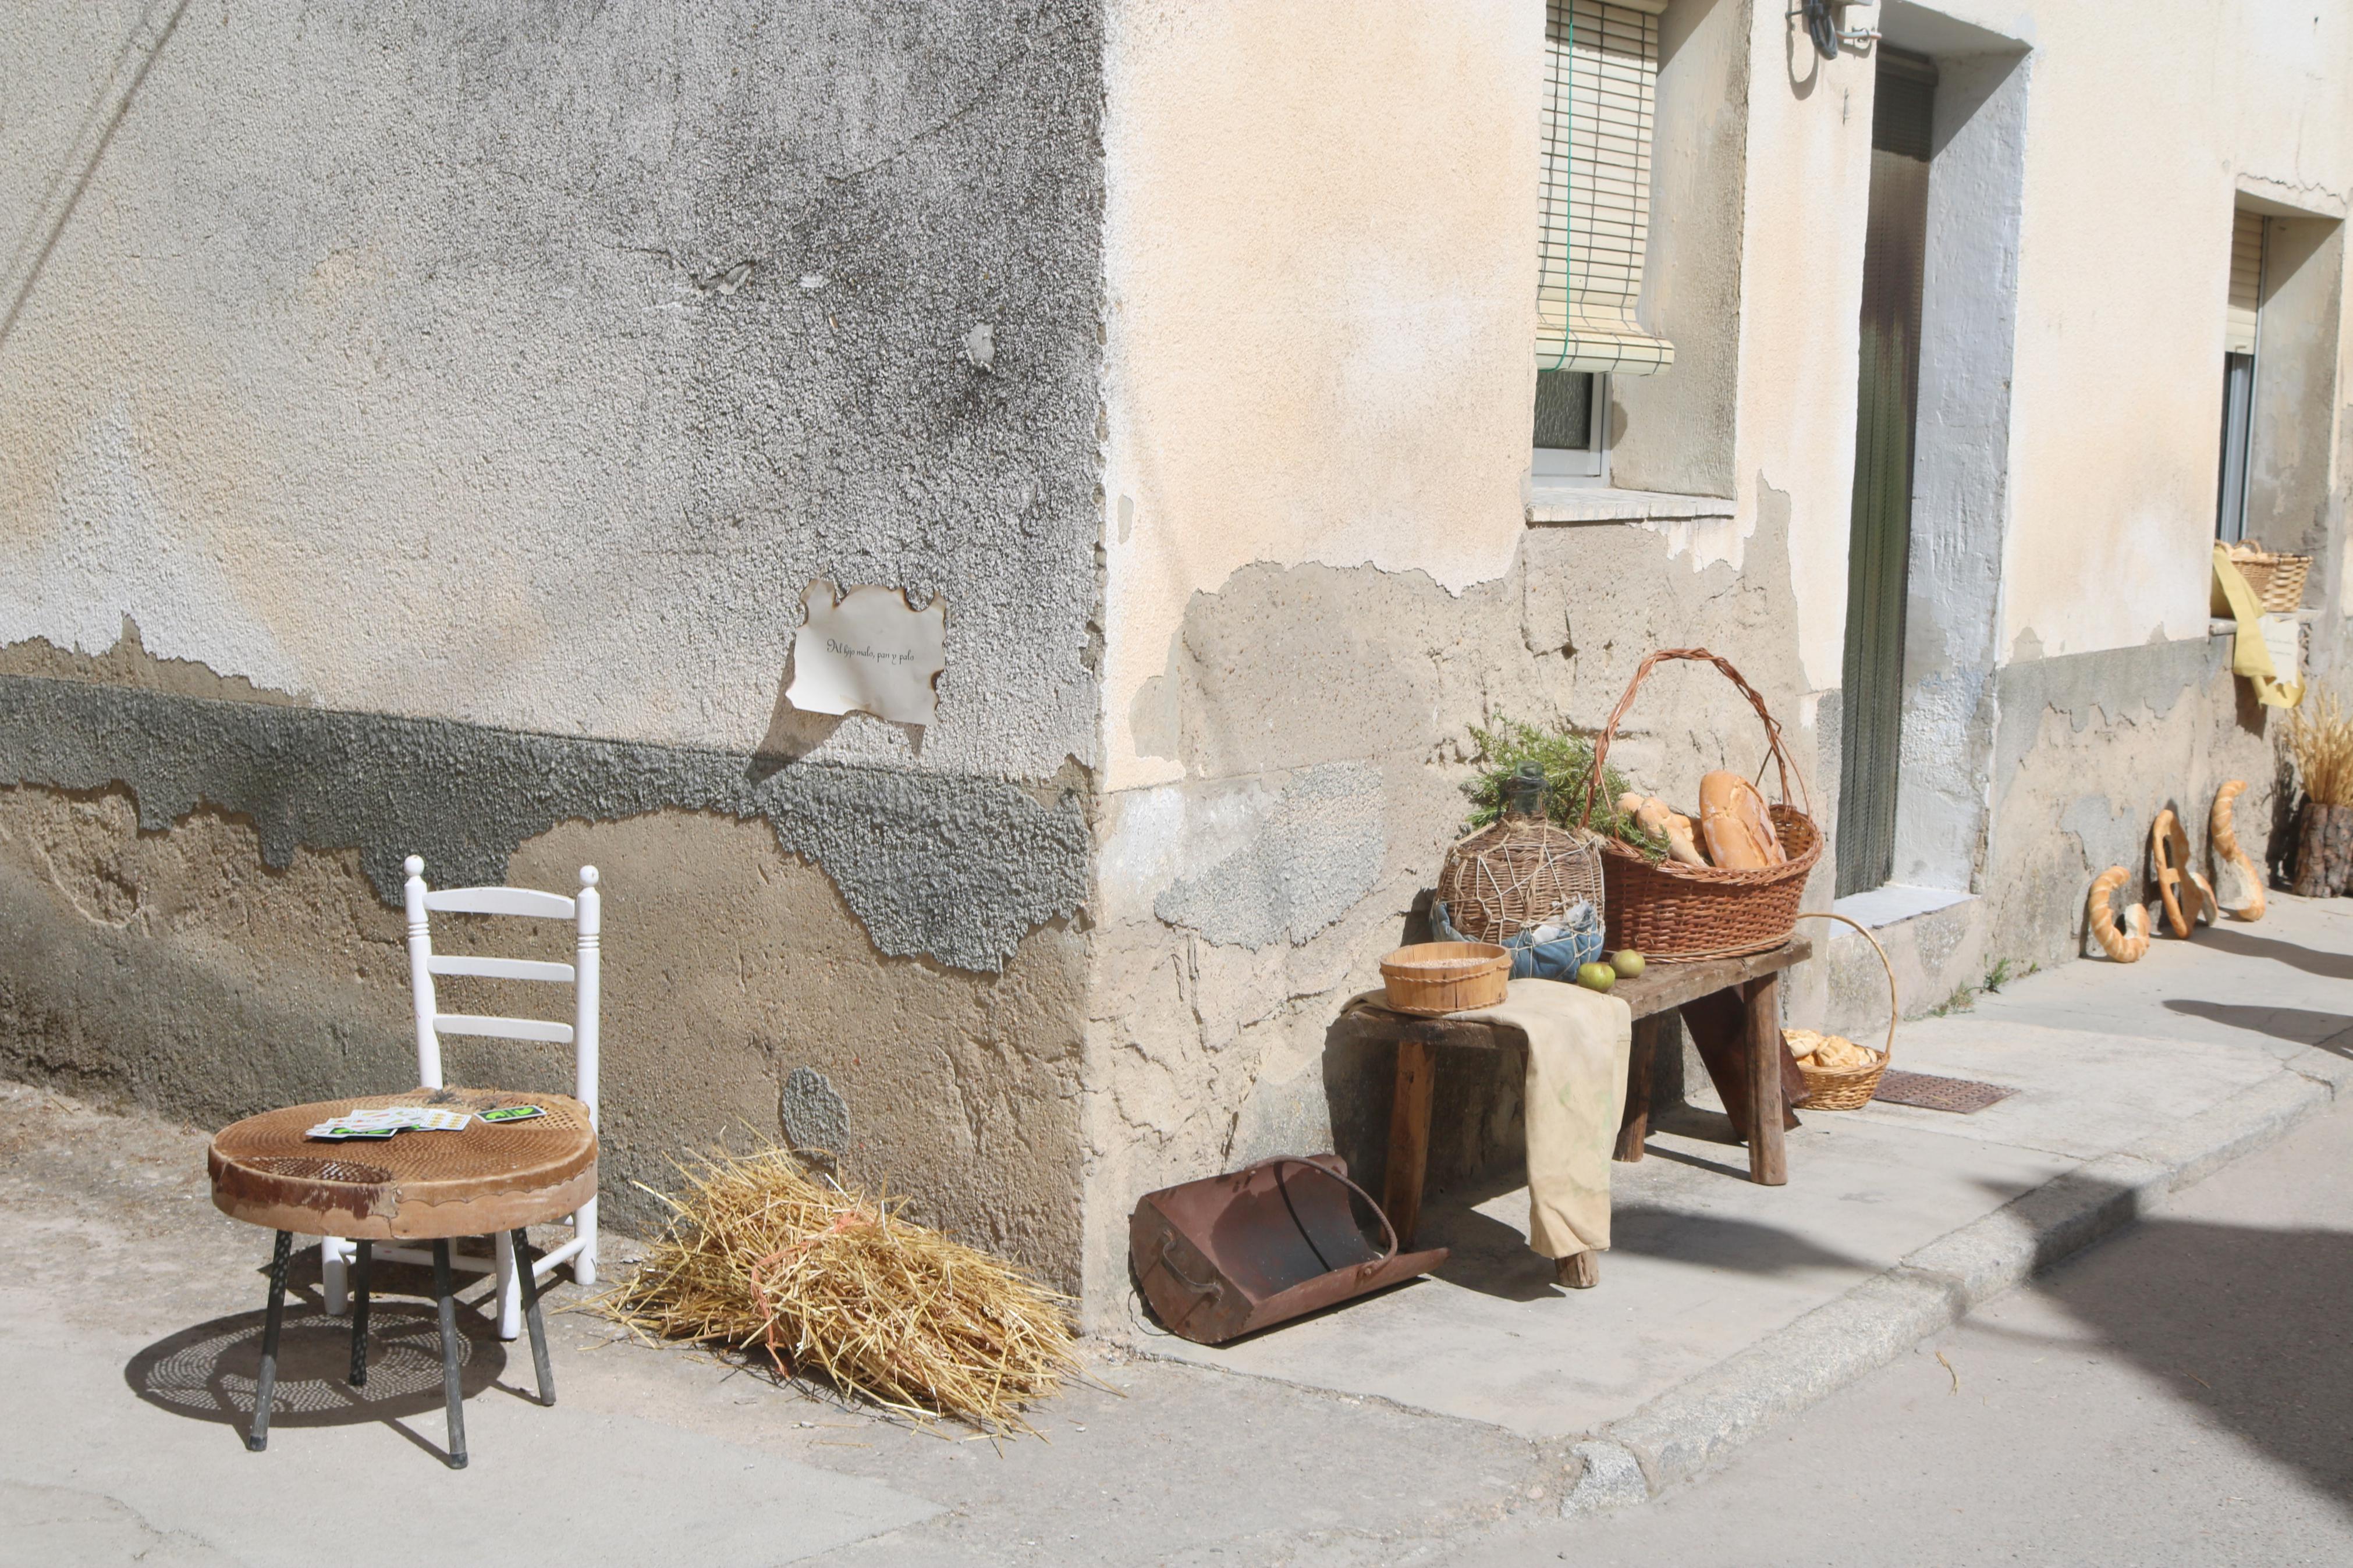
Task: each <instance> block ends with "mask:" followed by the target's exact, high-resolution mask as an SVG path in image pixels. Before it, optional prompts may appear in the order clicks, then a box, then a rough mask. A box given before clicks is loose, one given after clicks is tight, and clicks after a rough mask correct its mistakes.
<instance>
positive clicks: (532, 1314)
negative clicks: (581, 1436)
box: [514, 1228, 555, 1405]
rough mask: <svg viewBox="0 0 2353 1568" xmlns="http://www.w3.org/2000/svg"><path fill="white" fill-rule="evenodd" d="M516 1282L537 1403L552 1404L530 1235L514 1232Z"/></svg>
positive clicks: (544, 1326)
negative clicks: (528, 1337) (528, 1335)
mask: <svg viewBox="0 0 2353 1568" xmlns="http://www.w3.org/2000/svg"><path fill="white" fill-rule="evenodd" d="M514 1261H515V1274H514V1277H515V1284H516V1286H517V1288H518V1289H521V1290H522V1321H523V1324H524V1326H525V1327H526V1328H528V1329H530V1330H531V1366H532V1371H533V1372H534V1373H537V1374H538V1377H539V1402H540V1403H541V1404H542V1405H553V1404H554V1403H555V1373H554V1371H553V1370H552V1369H551V1368H550V1367H549V1365H548V1363H547V1324H546V1322H545V1321H543V1319H542V1318H541V1317H540V1315H539V1268H538V1264H537V1260H536V1259H535V1258H533V1256H532V1250H531V1237H529V1236H528V1235H526V1234H525V1233H524V1232H523V1231H522V1230H521V1229H520V1228H518V1229H517V1230H516V1231H515V1233H514Z"/></svg>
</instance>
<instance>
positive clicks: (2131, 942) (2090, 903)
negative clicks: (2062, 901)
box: [2084, 866, 2148, 963]
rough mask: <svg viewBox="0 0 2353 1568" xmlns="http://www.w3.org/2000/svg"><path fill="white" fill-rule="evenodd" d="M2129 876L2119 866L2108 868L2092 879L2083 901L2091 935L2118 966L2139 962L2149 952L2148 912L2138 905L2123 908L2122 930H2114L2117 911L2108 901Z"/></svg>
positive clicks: (2128, 905)
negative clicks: (2088, 896) (2089, 893)
mask: <svg viewBox="0 0 2353 1568" xmlns="http://www.w3.org/2000/svg"><path fill="white" fill-rule="evenodd" d="M2130 875H2131V873H2129V872H2127V871H2126V869H2125V868H2123V867H2122V866H2111V867H2109V868H2107V869H2106V870H2105V871H2103V872H2101V873H2100V874H2099V875H2098V876H2097V877H2094V879H2092V895H2091V897H2090V898H2089V899H2088V900H2085V903H2084V913H2085V914H2086V915H2087V916H2089V917H2090V919H2091V923H2092V935H2093V937H2094V939H2096V940H2097V941H2098V942H2099V944H2100V947H2101V950H2102V951H2103V952H2105V953H2106V954H2107V955H2108V956H2109V957H2110V958H2112V959H2114V960H2116V962H2117V963H2137V962H2139V959H2140V956H2141V954H2143V953H2145V952H2147V951H2148V910H2147V909H2146V908H2144V907H2142V906H2141V905H2139V904H2126V906H2125V929H2124V930H2123V931H2118V930H2117V929H2116V910H2115V908H2114V907H2113V906H2111V905H2110V903H2109V902H2108V900H2110V899H2112V898H2113V897H2115V895H2116V889H2118V888H2121V887H2123V886H2124V885H2125V879H2126V878H2127V877H2128V876H2130Z"/></svg>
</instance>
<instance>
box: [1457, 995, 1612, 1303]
mask: <svg viewBox="0 0 2353 1568" xmlns="http://www.w3.org/2000/svg"><path fill="white" fill-rule="evenodd" d="M1450 1016H1451V1017H1454V1018H1474V1019H1478V1020H1480V1021H1482V1022H1484V1023H1491V1024H1501V1025H1503V1026H1505V1027H1507V1028H1513V1029H1517V1030H1518V1031H1519V1032H1520V1033H1522V1034H1523V1035H1525V1036H1526V1037H1527V1038H1528V1082H1527V1112H1526V1115H1527V1131H1528V1245H1529V1246H1530V1247H1534V1248H1535V1250H1536V1251H1538V1252H1541V1253H1543V1254H1544V1255H1545V1256H1546V1258H1568V1257H1573V1256H1575V1255H1576V1254H1577V1253H1580V1252H1588V1251H1591V1252H1601V1251H1607V1250H1608V1249H1609V1157H1610V1152H1611V1150H1612V1149H1613V1147H1614V1146H1615V1145H1616V1143H1617V1142H1618V1124H1619V1121H1620V1119H1621V1118H1622V1117H1623V1116H1624V1115H1625V1110H1626V1064H1627V1060H1628V1058H1630V1055H1631V1054H1632V1051H1633V1044H1634V1013H1633V1009H1631V1008H1630V1007H1629V1006H1627V1005H1626V1004H1625V1003H1623V1002H1621V1001H1620V1000H1619V999H1618V998H1617V997H1615V996H1609V995H1605V994H1602V993H1600V992H1599V991H1588V990H1587V989H1585V987H1583V986H1581V985H1568V984H1563V983H1561V982H1560V981H1557V980H1514V981H1513V982H1512V983H1511V989H1510V990H1509V991H1508V992H1507V993H1506V994H1505V995H1504V1000H1503V1001H1502V1002H1501V1003H1499V1004H1498V1005H1495V1006H1493V1007H1480V1008H1474V1009H1472V1011H1470V1012H1466V1013H1455V1014H1451V1015H1450Z"/></svg>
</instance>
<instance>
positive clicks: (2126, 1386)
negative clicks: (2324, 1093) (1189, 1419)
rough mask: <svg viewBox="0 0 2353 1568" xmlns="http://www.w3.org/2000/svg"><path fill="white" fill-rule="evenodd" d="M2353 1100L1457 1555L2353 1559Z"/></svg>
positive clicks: (1463, 1562) (1492, 1562) (1467, 1565)
mask: <svg viewBox="0 0 2353 1568" xmlns="http://www.w3.org/2000/svg"><path fill="white" fill-rule="evenodd" d="M2349 1344H2353V1105H2347V1104H2339V1105H2337V1107H2335V1108H2334V1109H2332V1110H2329V1111H2327V1112H2326V1113H2325V1114H2323V1115H2321V1116H2319V1117H2316V1118H2315V1119H2314V1120H2312V1121H2306V1123H2305V1124H2304V1125H2303V1126H2301V1127H2300V1128H2298V1129H2296V1130H2295V1131H2294V1132H2291V1133H2290V1134H2289V1135H2288V1136H2287V1138H2286V1139H2285V1140H2284V1141H2283V1142H2279V1143H2276V1144H2274V1145H2273V1146H2272V1147H2271V1148H2269V1149H2267V1150H2264V1151H2263V1152H2261V1153H2258V1154H2255V1155H2253V1156H2251V1157H2250V1158H2248V1159H2246V1160H2244V1161H2242V1162H2241V1163H2237V1164H2235V1165H2232V1166H2231V1167H2229V1168H2227V1169H2225V1170H2223V1171H2222V1172H2221V1173H2219V1174H2216V1175H2214V1176H2212V1177H2211V1178H2209V1179H2208V1180H2207V1181H2206V1182H2205V1183H2203V1184H2200V1185H2199V1186H2196V1187H2193V1188H2191V1189H2189V1191H2188V1192H2186V1193H2183V1194H2179V1195H2178V1196H2177V1197H2175V1198H2174V1199H2173V1200H2172V1201H2171V1202H2170V1203H2169V1204H2168V1205H2165V1207H2164V1208H2162V1209H2161V1210H2160V1211H2159V1212H2158V1213H2156V1214H2153V1215H2148V1216H2147V1217H2145V1218H2144V1219H2143V1220H2142V1221H2141V1222H2140V1223H2139V1224H2138V1225H2137V1226H2135V1227H2134V1228H2132V1229H2131V1230H2128V1231H2126V1232H2125V1233H2123V1234H2122V1235H2120V1236H2118V1237H2116V1238H2115V1239H2113V1240H2110V1241H2108V1242H2106V1243H2105V1244H2104V1245H2102V1246H2101V1247H2097V1248H2095V1249H2094V1250H2093V1251H2091V1252H2088V1253H2084V1254H2083V1255H2081V1256H2080V1257H2078V1258H2076V1259H2074V1260H2073V1261H2072V1262H2069V1263H2065V1264H2062V1265H2061V1266H2059V1267H2058V1268H2056V1269H2054V1270H2052V1272H2051V1273H2049V1274H2047V1275H2045V1276H2043V1277H2042V1278H2041V1279H2037V1280H2036V1281H2035V1282H2034V1283H2033V1284H2032V1285H2031V1286H2029V1287H2027V1288H2025V1289H2021V1290H2018V1291H2016V1292H2013V1293H2012V1294H2010V1295H2009V1296H2007V1297H2004V1298H2003V1299H2001V1300H1999V1301H1997V1302H1996V1303H1994V1304H1993V1305H1992V1306H1991V1307H1990V1308H1988V1309H1985V1310H1980V1311H1978V1312H1977V1313H1976V1314H1974V1315H1973V1316H1971V1317H1969V1318H1968V1319H1966V1320H1964V1321H1962V1322H1961V1323H1959V1324H1958V1325H1957V1326H1956V1327H1955V1328H1954V1329H1952V1330H1951V1331H1947V1332H1946V1333H1942V1334H1939V1335H1937V1336H1936V1338H1935V1339H1934V1340H1932V1341H1930V1342H1926V1343H1923V1344H1922V1345H1920V1346H1919V1347H1918V1348H1917V1350H1916V1351H1915V1352H1913V1353H1912V1354H1910V1355H1907V1356H1905V1357H1904V1358H1903V1359H1902V1360H1900V1361H1899V1362H1897V1363H1895V1364H1894V1365H1891V1366H1888V1367H1885V1368H1883V1369H1882V1370H1881V1371H1879V1372H1877V1373H1873V1374H1872V1375H1870V1376H1869V1377H1867V1378H1865V1379H1864V1380H1863V1381H1862V1382H1861V1383H1858V1384H1854V1385H1852V1386H1851V1387H1849V1388H1847V1389H1845V1390H1843V1391H1841V1393H1838V1394H1832V1395H1831V1397H1830V1398H1828V1399H1826V1400H1824V1401H1823V1402H1822V1403H1821V1404H1820V1405H1816V1406H1815V1407H1814V1408H1813V1409H1811V1410H1810V1411H1808V1412H1807V1413H1806V1414H1804V1415H1801V1416H1799V1417H1797V1418H1796V1419H1794V1420H1792V1421H1789V1422H1788V1423H1785V1424H1784V1425H1783V1426H1780V1427H1779V1428H1777V1429H1776V1430H1775V1431H1773V1432H1772V1433H1770V1434H1768V1435H1767V1436H1765V1437H1763V1438H1760V1439H1759V1440H1758V1441H1757V1442H1756V1443H1754V1444H1751V1445H1750V1446H1749V1447H1746V1448H1744V1449H1743V1450H1741V1451H1740V1452H1739V1453H1738V1454H1737V1455H1736V1457H1735V1458H1733V1459H1732V1460H1731V1461H1730V1462H1729V1463H1728V1464H1726V1465H1725V1467H1724V1468H1723V1469H1722V1470H1721V1472H1720V1473H1718V1474H1715V1475H1713V1476H1707V1477H1703V1478H1701V1479H1697V1480H1695V1481H1694V1482H1692V1483H1689V1484H1686V1485H1684V1486H1683V1487H1680V1488H1677V1489H1673V1490H1672V1491H1669V1492H1667V1493H1665V1494H1664V1495H1662V1497H1660V1498H1658V1499H1657V1500H1653V1501H1652V1502H1651V1503H1649V1504H1647V1505H1644V1506H1642V1507H1639V1508H1632V1509H1627V1510H1620V1511H1618V1512H1616V1513H1612V1514H1608V1515H1605V1516H1602V1517H1599V1518H1592V1519H1582V1520H1565V1521H1554V1522H1551V1523H1549V1524H1547V1525H1546V1526H1544V1527H1541V1528H1538V1529H1535V1530H1531V1531H1513V1532H1510V1533H1509V1534H1507V1535H1504V1536H1502V1537H1499V1538H1497V1539H1493V1540H1491V1541H1489V1542H1485V1543H1483V1544H1482V1545H1481V1546H1479V1547H1477V1548H1475V1549H1473V1550H1471V1551H1468V1552H1463V1553H1461V1554H1460V1555H1458V1556H1454V1557H1450V1558H1447V1559H1446V1560H1445V1561H1446V1562H1447V1563H1450V1564H1451V1565H1455V1568H1474V1565H1477V1568H1506V1565H1514V1564H1521V1563H1552V1562H1556V1561H1561V1560H1566V1561H1569V1562H1574V1563H1579V1564H1582V1565H1583V1568H1615V1565H1618V1564H1625V1565H1627V1568H1634V1565H1636V1564H1641V1565H1643V1568H1656V1565H1658V1564H1662V1563H1681V1564H1687V1565H1689V1568H1708V1565H1710V1564H1717V1563H1723V1564H1743V1565H1756V1568H1773V1565H1778V1564H1799V1563H1805V1564H1814V1563H1839V1564H1856V1565H1858V1568H1862V1565H1870V1564H1881V1563H1885V1564H1899V1563H1900V1564H1906V1565H1910V1564H1918V1563H1939V1564H1952V1565H1962V1564H1975V1563H2005V1564H2010V1563H2053V1564H2079V1565H2088V1564H2109V1563H2115V1564H2171V1563H2181V1564H2225V1563H2230V1564H2236V1563H2251V1564H2253V1563H2264V1564H2274V1563H2275V1564H2292V1563H2335V1564H2342V1563H2353V1349H2348V1345H2349Z"/></svg>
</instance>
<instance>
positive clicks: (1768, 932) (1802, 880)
mask: <svg viewBox="0 0 2353 1568" xmlns="http://www.w3.org/2000/svg"><path fill="white" fill-rule="evenodd" d="M1670 659H1694V660H1697V661H1699V662H1701V663H1704V664H1712V665H1714V666H1715V668H1717V669H1718V670H1720V671H1721V672H1722V673H1723V675H1724V677H1725V679H1727V680H1729V681H1731V682H1732V684H1733V685H1734V686H1736V687H1737V688H1738V689H1740V692H1741V695H1743V696H1744V697H1746V698H1747V699H1748V705H1749V706H1750V707H1752V708H1754V709H1755V710H1757V720H1758V721H1760V722H1761V723H1762V724H1763V725H1764V727H1765V743H1766V748H1767V754H1768V756H1769V757H1770V759H1771V760H1772V762H1773V763H1774V766H1775V768H1776V770H1777V772H1778V786H1779V794H1780V798H1779V799H1778V800H1776V801H1767V799H1766V798H1765V795H1764V793H1763V792H1762V791H1761V790H1759V789H1758V788H1757V785H1756V784H1752V783H1751V782H1750V781H1749V780H1748V779H1747V778H1746V777H1744V776H1743V775H1741V774H1739V773H1731V772H1728V771H1720V772H1716V773H1710V774H1708V775H1707V776H1706V777H1705V778H1704V779H1702V780H1701V781H1700V788H1699V802H1698V810H1697V811H1696V812H1695V813H1694V812H1683V811H1677V810H1675V809H1674V808H1673V807H1672V806H1670V805H1668V804H1667V803H1666V802H1665V801H1663V800H1660V799H1658V798H1656V797H1639V798H1638V797H1637V796H1634V795H1627V796H1623V797H1621V798H1620V799H1619V800H1618V801H1616V802H1613V803H1610V804H1614V805H1617V806H1618V807H1619V809H1620V812H1621V813H1622V814H1623V815H1624V816H1628V817H1630V818H1632V819H1633V820H1634V821H1636V822H1637V823H1638V824H1639V825H1640V826H1642V827H1643V828H1645V829H1646V830H1648V831H1649V832H1650V833H1651V834H1653V835H1655V836H1657V837H1660V838H1662V839H1664V840H1665V842H1666V845H1667V850H1666V853H1665V854H1663V855H1661V856H1658V857H1657V858H1652V857H1651V855H1650V854H1646V853H1644V851H1643V850H1642V849H1641V848H1639V847H1636V846H1633V845H1630V844H1628V843H1626V842H1625V841H1624V840H1622V839H1619V838H1613V837H1602V838H1600V839H1599V846H1600V849H1601V866H1602V878H1603V882H1604V885H1605V887H1606V888H1607V890H1608V898H1609V902H1608V906H1607V914H1608V916H1609V946H1610V948H1611V949H1612V950H1616V949H1620V948H1635V949H1638V950H1639V951H1641V952H1642V953H1644V954H1646V955H1647V956H1648V957H1650V958H1651V959H1652V960H1654V961H1656V960H1666V961H1670V962H1672V961H1673V960H1677V959H1682V960H1691V959H1700V958H1729V957H1732V956H1735V955H1736V954H1739V953H1744V952H1767V951H1768V950H1770V949H1772V948H1776V947H1778V946H1780V945H1781V944H1782V943H1783V942H1787V941H1788V940H1789V931H1790V930H1791V928H1792V927H1793V926H1794V924H1795V923H1796V921H1797V918H1798V900H1799V898H1800V897H1801V896H1802V895H1803V893H1804V891H1805V887H1806V878H1807V876H1808V875H1809V874H1810V873H1811V872H1812V870H1813V868H1814V865H1815V863H1816V862H1817V861H1819V860H1820V858H1822V835H1821V830H1820V828H1818V827H1817V826H1814V819H1813V816H1812V809H1811V805H1810V802H1809V801H1808V800H1807V797H1806V795H1805V782H1804V780H1803V779H1802V778H1800V777H1799V776H1798V773H1797V769H1796V767H1795V766H1794V765H1793V764H1792V763H1791V762H1790V760H1789V752H1788V747H1787V746H1786V745H1785V744H1784V743H1783V742H1782V739H1781V726H1780V725H1779V724H1778V723H1776V722H1775V721H1774V719H1773V715H1772V713H1771V712H1770V711H1768V710H1767V708H1766V706H1765V700H1764V699H1763V698H1762V697H1760V696H1758V695H1757V689H1756V688H1754V687H1752V686H1750V685H1749V684H1748V682H1747V681H1746V680H1744V679H1741V676H1740V672H1739V671H1738V670H1736V669H1735V668H1732V665H1731V663H1730V661H1728V660H1726V659H1723V658H1717V657H1716V656H1715V654H1712V653H1710V652H1708V651H1707V650H1706V649H1705V648H1695V647H1677V648H1662V649H1661V650H1660V651H1658V652H1657V653H1654V654H1651V656H1650V657H1649V658H1645V659H1644V660H1643V661H1642V662H1641V666H1640V668H1637V669H1636V670H1635V671H1634V679H1632V680H1631V681H1630V682H1629V683H1628V684H1627V687H1626V694H1625V695H1624V696H1623V697H1620V699H1619V700H1618V707H1617V709H1616V710H1614V711H1613V712H1611V714H1610V715H1609V723H1607V724H1605V725H1603V726H1602V729H1601V732H1600V734H1599V735H1598V736H1597V737H1595V739H1594V742H1593V772H1592V774H1591V776H1590V777H1589V778H1588V780H1587V782H1586V789H1585V807H1584V813H1585V814H1584V816H1582V817H1581V818H1580V819H1579V820H1580V821H1581V822H1585V823H1588V824H1589V823H1590V822H1591V821H1592V819H1593V809H1594V806H1595V805H1596V802H1595V800H1594V793H1595V792H1596V791H1597V790H1598V789H1599V787H1600V784H1601V779H1602V764H1603V761H1604V759H1605V758H1606V757H1607V756H1608V755H1609V742H1610V740H1611V738H1612V737H1613V736H1614V735H1615V734H1616V733H1617V731H1618V725H1619V723H1620V721H1621V720H1623V719H1624V718H1625V716H1626V711H1627V710H1628V709H1630V707H1632V706H1633V703H1634V694H1635V693H1636V692H1638V691H1640V690H1641V686H1642V682H1643V681H1644V680H1645V679H1648V678H1649V676H1650V673H1651V670H1653V669H1655V668H1658V667H1659V666H1660V665H1662V664H1663V663H1665V662H1667V661H1668V660H1670ZM1793 788H1794V790H1795V799H1794V801H1793V799H1792V790H1793Z"/></svg>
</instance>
